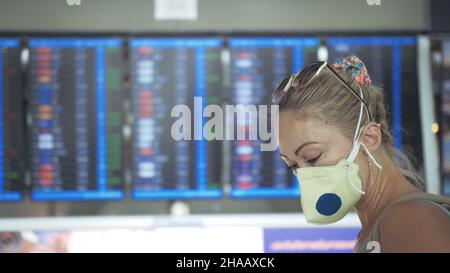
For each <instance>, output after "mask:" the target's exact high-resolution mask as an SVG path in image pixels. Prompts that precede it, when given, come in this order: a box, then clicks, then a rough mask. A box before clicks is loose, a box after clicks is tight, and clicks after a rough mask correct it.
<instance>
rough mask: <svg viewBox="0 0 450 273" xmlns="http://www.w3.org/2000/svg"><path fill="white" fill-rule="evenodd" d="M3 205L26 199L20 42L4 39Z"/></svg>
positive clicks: (0, 109) (0, 66)
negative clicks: (24, 188)
mask: <svg viewBox="0 0 450 273" xmlns="http://www.w3.org/2000/svg"><path fill="white" fill-rule="evenodd" d="M0 50H1V51H0V114H1V116H0V202H2V201H19V200H21V199H22V198H23V195H22V190H23V185H24V183H23V179H24V158H25V157H24V155H23V152H24V150H23V144H24V142H23V141H24V138H23V136H24V134H23V131H24V130H23V129H24V128H23V103H22V102H23V91H22V90H23V88H22V87H23V84H22V76H21V65H20V52H21V50H20V40H18V39H8V38H0Z"/></svg>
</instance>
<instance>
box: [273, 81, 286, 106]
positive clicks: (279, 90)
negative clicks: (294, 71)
mask: <svg viewBox="0 0 450 273" xmlns="http://www.w3.org/2000/svg"><path fill="white" fill-rule="evenodd" d="M289 78H290V77H285V78H284V79H282V80H281V81H280V82H279V83H278V84H277V87H276V88H275V91H274V92H273V94H272V102H278V101H280V100H281V98H282V97H283V95H284V94H285V92H284V88H285V87H286V84H287V83H288V82H289Z"/></svg>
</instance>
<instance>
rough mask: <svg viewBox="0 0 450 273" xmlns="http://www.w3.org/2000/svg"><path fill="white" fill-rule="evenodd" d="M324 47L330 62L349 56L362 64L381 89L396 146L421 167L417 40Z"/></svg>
mask: <svg viewBox="0 0 450 273" xmlns="http://www.w3.org/2000/svg"><path fill="white" fill-rule="evenodd" d="M327 45H328V49H329V62H335V61H336V60H338V59H340V58H345V57H347V56H349V55H356V56H358V57H360V58H361V59H362V60H363V61H364V63H365V64H366V66H367V70H368V71H369V75H370V77H371V79H372V81H373V83H374V84H375V85H377V86H381V87H383V88H384V91H385V97H386V101H387V107H388V112H389V113H388V114H389V118H390V121H391V124H390V126H391V128H392V132H393V136H394V144H395V146H396V147H397V148H403V147H405V146H406V147H407V148H408V149H410V150H411V151H412V153H413V154H414V156H415V157H416V158H417V160H418V161H419V162H417V164H418V165H420V162H422V150H421V148H420V147H422V138H421V127H420V126H421V125H420V113H419V91H418V82H417V78H418V77H417V57H416V55H417V39H416V37H411V36H360V37H329V38H327ZM416 167H417V166H416Z"/></svg>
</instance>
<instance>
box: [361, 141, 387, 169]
mask: <svg viewBox="0 0 450 273" xmlns="http://www.w3.org/2000/svg"><path fill="white" fill-rule="evenodd" d="M361 145H362V146H363V147H364V149H365V150H366V152H367V154H368V155H369V157H370V159H372V161H373V163H375V166H377V167H378V169H380V170H382V169H383V166H381V165H380V164H379V163H378V162H377V160H376V159H375V157H373V155H372V154H371V153H370V151H369V149H368V148H367V146H366V145H364V143H361Z"/></svg>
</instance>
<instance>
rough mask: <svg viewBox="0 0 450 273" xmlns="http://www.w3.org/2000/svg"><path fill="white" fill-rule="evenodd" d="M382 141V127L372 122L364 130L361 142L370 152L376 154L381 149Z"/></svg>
mask: <svg viewBox="0 0 450 273" xmlns="http://www.w3.org/2000/svg"><path fill="white" fill-rule="evenodd" d="M381 141H382V137H381V126H380V124H378V123H375V122H371V123H369V124H367V125H366V128H363V130H362V135H361V137H360V142H361V143H364V145H366V146H367V149H369V151H371V152H374V151H376V150H377V149H378V147H380V145H381Z"/></svg>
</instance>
